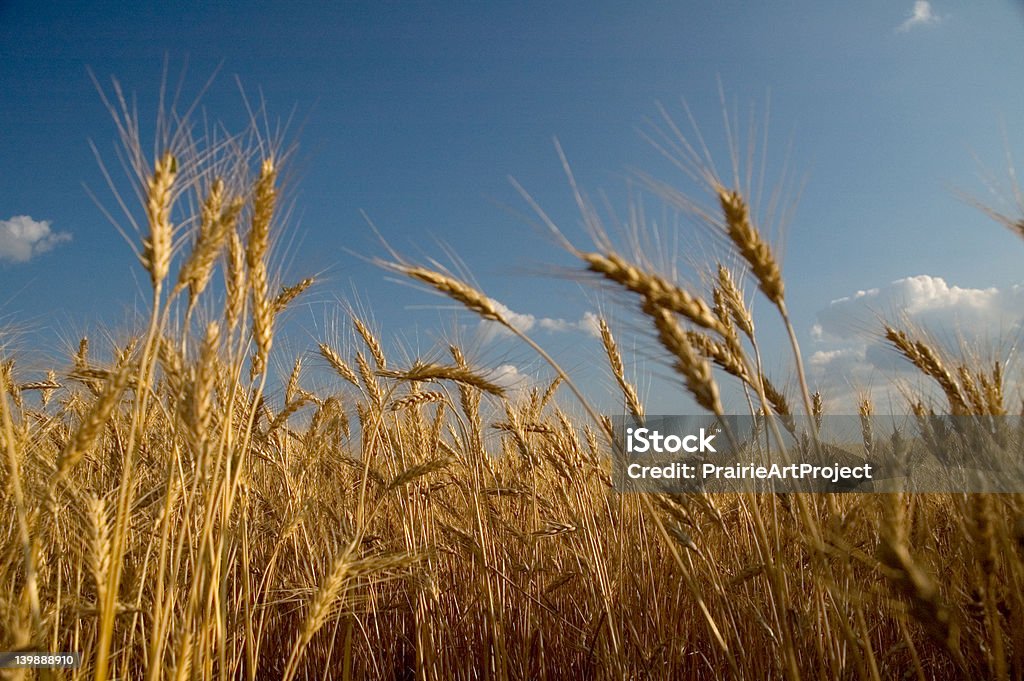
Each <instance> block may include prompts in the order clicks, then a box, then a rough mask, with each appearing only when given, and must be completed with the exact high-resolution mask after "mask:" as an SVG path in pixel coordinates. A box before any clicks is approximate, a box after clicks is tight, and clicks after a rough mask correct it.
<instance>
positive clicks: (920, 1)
mask: <svg viewBox="0 0 1024 681" xmlns="http://www.w3.org/2000/svg"><path fill="white" fill-rule="evenodd" d="M940 21H942V17H940V16H939V15H938V14H936V13H935V11H934V10H933V9H932V3H930V2H928V0H917V2H915V3H914V9H913V10H911V12H910V16H908V17H907V20H906V21H904V22H903V23H902V24H900V25H899V26H898V27H897V28H896V32H897V33H906V32H907V31H909V30H911V29H914V28H917V27H918V26H929V25H932V24H937V23H939V22H940Z"/></svg>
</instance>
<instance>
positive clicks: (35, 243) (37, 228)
mask: <svg viewBox="0 0 1024 681" xmlns="http://www.w3.org/2000/svg"><path fill="white" fill-rule="evenodd" d="M70 240H71V235H70V234H69V233H67V232H54V231H53V230H52V229H50V221H49V220H33V219H32V218H30V217H29V216H27V215H15V216H14V217H12V218H10V219H9V220H0V262H4V261H6V262H15V263H18V262H28V261H29V260H31V259H32V258H34V257H36V256H37V255H39V254H41V253H45V252H47V251H49V250H51V249H53V248H54V247H55V246H57V245H58V244H60V243H63V242H65V241H70Z"/></svg>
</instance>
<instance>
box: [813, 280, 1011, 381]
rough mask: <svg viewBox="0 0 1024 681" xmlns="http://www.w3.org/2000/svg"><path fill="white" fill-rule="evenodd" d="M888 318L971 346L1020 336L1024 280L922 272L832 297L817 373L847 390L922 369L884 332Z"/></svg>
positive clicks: (821, 326) (819, 325)
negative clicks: (971, 282) (981, 283)
mask: <svg viewBox="0 0 1024 681" xmlns="http://www.w3.org/2000/svg"><path fill="white" fill-rule="evenodd" d="M883 320H886V321H889V322H895V323H896V324H897V326H901V327H902V326H909V327H912V328H917V329H921V330H922V331H923V332H924V333H927V334H928V335H929V336H931V337H932V338H935V339H938V340H939V341H940V342H945V344H946V345H952V346H953V347H951V348H950V350H952V351H956V350H957V347H956V346H957V345H958V344H959V343H963V344H964V345H965V346H966V347H968V348H974V347H981V348H985V347H992V346H993V344H994V343H998V342H1000V341H1007V340H1012V339H1013V338H1015V337H1016V336H1017V335H1019V334H1020V333H1021V329H1022V324H1024V286H1021V285H1014V286H1009V287H1006V288H985V289H980V288H963V287H960V286H955V285H950V284H949V283H947V282H946V281H945V280H944V279H942V278H941V277H931V276H928V275H920V276H914V277H907V278H904V279H899V280H897V281H894V282H892V283H891V284H889V285H888V286H884V287H880V288H874V289H868V290H863V291H857V292H856V293H854V294H853V295H850V296H846V297H843V298H840V299H838V300H834V301H832V303H831V304H829V306H828V307H827V308H825V309H824V310H821V311H820V312H819V313H818V315H817V322H816V323H815V324H814V327H813V328H812V329H811V336H812V338H813V339H814V341H815V351H814V352H813V353H812V354H811V356H810V357H809V359H808V362H809V364H810V368H811V373H812V376H813V377H814V379H815V380H816V381H817V382H818V383H819V384H821V385H822V386H823V387H825V388H827V389H831V390H832V391H834V392H838V393H841V392H843V391H846V392H849V391H851V390H856V389H867V388H875V387H881V388H882V389H883V390H884V389H885V387H886V386H887V385H891V382H892V380H893V379H898V377H899V375H900V374H901V373H903V375H904V376H906V375H908V373H907V372H910V373H913V372H914V370H913V369H912V367H910V365H909V364H908V363H907V362H904V361H902V360H901V359H900V357H899V356H898V355H897V354H896V352H895V351H894V350H892V349H891V348H890V347H889V346H888V344H886V343H885V341H884V340H883V339H882V338H881V336H880V333H881V323H882V321H883Z"/></svg>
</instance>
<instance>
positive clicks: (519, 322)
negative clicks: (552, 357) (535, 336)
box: [480, 300, 598, 341]
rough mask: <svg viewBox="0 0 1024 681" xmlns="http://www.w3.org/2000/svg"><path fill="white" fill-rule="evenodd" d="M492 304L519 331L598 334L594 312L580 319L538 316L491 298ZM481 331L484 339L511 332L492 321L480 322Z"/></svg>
mask: <svg viewBox="0 0 1024 681" xmlns="http://www.w3.org/2000/svg"><path fill="white" fill-rule="evenodd" d="M491 304H492V305H494V307H495V308H497V309H498V312H500V313H501V315H502V316H503V317H504V318H505V319H507V320H508V322H509V324H511V325H512V326H513V327H514V328H515V329H516V330H517V331H521V332H523V333H529V332H530V331H532V330H533V329H541V330H543V331H548V332H552V333H565V332H567V331H582V332H584V333H587V334H590V335H592V336H595V337H596V336H598V330H597V315H596V314H594V313H593V312H585V313H584V314H583V317H582V318H580V319H579V320H578V321H570V320H568V319H562V318H557V317H556V318H553V317H536V316H534V315H532V314H529V313H524V312H516V311H515V310H512V309H511V308H509V307H508V306H507V305H504V304H502V303H499V302H498V301H496V300H491ZM480 333H481V337H482V339H483V340H484V341H489V340H491V339H493V338H496V337H499V336H502V335H507V334H508V333H509V332H508V330H507V329H505V328H503V327H502V326H500V325H499V324H495V323H494V322H490V321H482V322H480Z"/></svg>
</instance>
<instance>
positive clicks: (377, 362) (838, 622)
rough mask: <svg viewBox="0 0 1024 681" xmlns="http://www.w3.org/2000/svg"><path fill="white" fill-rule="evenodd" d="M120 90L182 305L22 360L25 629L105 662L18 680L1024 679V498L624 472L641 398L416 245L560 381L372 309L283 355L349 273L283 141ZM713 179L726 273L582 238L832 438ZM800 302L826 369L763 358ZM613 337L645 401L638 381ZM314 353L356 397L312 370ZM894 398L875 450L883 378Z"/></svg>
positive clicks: (614, 276) (611, 354)
mask: <svg viewBox="0 0 1024 681" xmlns="http://www.w3.org/2000/svg"><path fill="white" fill-rule="evenodd" d="M114 104H115V106H114V107H113V108H114V111H115V113H116V114H117V121H118V124H119V129H120V131H121V133H122V137H123V141H124V146H125V150H124V157H125V158H126V159H128V166H129V168H130V169H131V171H132V172H133V173H134V174H133V188H134V189H135V194H137V195H138V198H139V199H140V201H138V205H135V204H132V203H130V202H128V201H126V204H127V205H126V220H127V221H128V222H129V224H130V225H131V226H133V227H134V228H135V229H134V230H133V229H128V230H126V231H127V233H129V234H130V235H133V236H134V235H135V232H136V231H137V237H138V238H137V239H136V240H135V242H134V243H133V248H134V250H135V253H136V255H137V257H138V261H139V263H138V266H139V267H140V268H141V269H142V271H144V272H145V273H146V276H147V278H148V281H149V285H150V286H151V294H152V299H151V305H150V307H149V309H148V310H147V312H146V314H145V322H144V323H143V324H141V325H140V327H139V328H137V329H134V330H133V332H132V334H131V335H130V338H129V339H128V340H127V341H126V342H121V343H117V344H109V343H99V342H97V341H95V340H93V341H91V342H90V341H89V340H86V339H83V340H82V341H81V343H80V344H79V346H78V348H77V350H76V351H75V352H74V353H73V355H72V356H70V357H68V358H67V360H66V363H64V364H63V365H60V366H54V367H53V368H52V370H51V371H49V372H48V373H45V374H42V375H40V374H37V373H36V372H34V371H29V370H25V369H23V368H22V367H23V366H26V365H32V364H34V363H35V362H34V358H32V357H24V356H19V353H17V352H13V351H11V352H7V354H4V355H0V359H2V362H0V450H2V451H3V470H4V481H5V482H4V485H3V489H2V492H0V494H2V497H0V503H2V505H3V513H4V514H5V516H6V517H8V518H9V519H10V522H9V523H6V524H5V525H4V527H6V528H7V529H6V530H4V531H3V536H2V541H0V649H3V650H9V651H17V650H24V651H34V650H39V651H77V652H80V653H81V659H82V664H81V666H80V667H79V668H77V669H75V670H32V671H28V670H6V671H5V672H4V674H5V678H40V679H44V678H64V679H96V680H97V681H103V680H106V679H147V680H152V681H156V680H158V679H226V678H231V679H235V678H238V679H284V680H285V681H291V680H292V679H391V678H395V679H413V678H416V679H421V678H422V679H496V680H504V679H571V678H581V679H712V678H730V679H789V680H795V679H823V678H835V679H872V680H880V679H952V678H974V679H1011V678H1021V677H1022V676H1024V595H1022V594H1024V561H1022V557H1024V501H1022V499H1021V498H1020V497H1019V496H1017V495H1006V494H1004V495H995V494H991V495H989V494H975V495H963V494H961V495H954V494H946V495H938V494H937V495H910V494H885V495H881V494H853V495H825V494H817V495H810V494H793V495H771V494H731V495H710V494H687V495H673V494H621V493H619V492H618V491H616V490H615V489H614V488H613V485H612V481H611V455H612V450H613V448H614V444H613V441H614V438H613V434H612V426H611V422H610V420H609V419H608V418H607V416H606V415H604V414H601V413H598V412H597V410H596V409H594V408H593V407H592V406H591V403H592V402H593V400H591V399H588V396H587V395H585V394H583V393H582V391H581V390H580V389H579V388H578V387H577V385H576V383H575V382H574V381H573V377H572V376H571V375H569V374H568V373H567V372H565V371H564V370H563V369H562V368H561V367H560V366H559V365H558V364H557V363H556V362H555V361H554V360H553V359H552V358H551V357H550V356H549V355H548V354H547V353H546V352H545V351H544V349H543V348H541V347H540V346H539V345H538V344H537V343H536V342H535V341H534V340H533V339H531V338H530V337H528V336H527V335H526V334H524V333H523V332H522V331H520V330H519V329H518V328H517V327H516V326H515V325H514V324H513V323H511V321H510V320H508V319H506V318H505V316H504V312H503V307H502V306H500V305H498V304H496V303H495V301H493V300H492V299H491V298H489V297H488V296H487V295H486V293H485V292H483V291H480V290H478V288H476V287H475V286H474V285H471V284H470V283H467V282H466V281H463V280H461V279H460V278H458V277H455V276H453V275H452V274H451V273H449V272H447V271H444V270H442V269H440V268H437V267H432V266H424V265H421V264H418V263H415V262H411V261H409V260H406V259H404V258H402V257H401V256H400V255H398V254H395V253H392V254H391V256H390V257H388V258H386V259H383V260H381V261H380V262H379V264H380V265H381V266H382V267H383V268H384V269H385V270H388V271H390V272H392V273H397V274H399V275H401V276H403V277H407V278H409V279H410V280H411V281H412V282H415V283H416V284H417V285H419V286H421V287H424V288H426V289H430V290H432V291H434V292H436V293H439V294H441V295H443V296H446V297H448V298H450V299H452V300H453V301H456V302H457V303H459V304H460V305H461V306H464V307H465V309H466V311H467V312H468V313H472V314H475V315H476V316H478V317H479V318H481V319H484V320H489V321H491V322H492V323H494V324H497V325H501V326H504V327H505V328H507V330H508V331H509V332H510V333H511V334H512V335H513V336H515V337H516V338H517V339H518V341H519V342H521V343H522V344H523V345H524V346H525V347H526V348H528V349H529V350H530V351H531V352H537V353H539V356H540V358H541V359H542V360H543V361H545V362H548V363H549V364H550V367H551V370H552V372H553V375H554V376H555V377H556V378H555V379H554V380H553V381H552V382H551V383H550V384H549V385H547V386H543V387H539V388H535V389H533V390H531V391H528V392H527V393H525V394H523V393H516V394H512V393H510V392H508V391H507V390H506V389H504V388H503V387H502V386H501V385H499V384H497V383H496V382H495V381H494V380H493V375H492V373H491V372H490V369H491V367H486V366H476V365H474V363H473V362H472V361H470V360H469V359H467V355H468V354H469V353H468V352H467V350H466V348H461V347H458V346H455V345H453V346H451V347H450V348H446V349H445V350H446V355H445V356H442V355H441V354H440V353H438V354H436V355H434V356H431V357H429V358H423V359H421V360H416V361H403V362H398V361H396V360H395V359H394V358H393V357H389V356H388V353H387V352H386V351H385V348H387V347H389V346H390V343H389V340H388V339H387V338H385V337H382V335H381V333H380V332H379V331H378V330H377V329H375V328H373V327H372V325H371V324H370V323H369V322H368V321H367V320H363V319H360V318H358V317H355V316H353V317H352V318H351V319H350V320H348V326H347V328H348V330H349V332H350V337H349V338H347V339H346V341H345V342H344V343H342V344H339V343H337V342H335V340H332V339H326V338H324V339H317V340H316V341H315V342H313V343H311V347H310V348H308V352H304V353H302V354H300V355H299V356H297V357H282V356H281V355H280V353H279V351H278V350H277V349H276V348H275V346H280V345H281V344H280V343H277V344H275V336H276V327H277V326H278V322H279V320H280V319H281V318H282V315H283V314H285V313H286V312H287V310H288V309H289V305H292V304H293V303H294V301H295V300H296V299H299V298H300V296H302V295H304V294H305V293H306V291H307V289H309V288H310V287H315V286H316V282H315V281H314V280H313V278H307V279H302V280H300V281H299V282H298V283H296V284H288V285H282V284H281V283H280V281H279V280H278V276H277V275H276V273H275V269H274V267H273V266H272V263H273V262H274V261H273V259H272V255H273V252H274V244H275V243H276V236H277V232H276V230H278V229H279V228H280V227H281V225H282V224H283V222H284V220H283V210H282V208H281V200H280V198H281V186H280V178H281V173H282V168H283V167H284V165H285V164H286V162H287V154H286V153H284V149H283V147H281V145H278V144H274V143H272V140H266V139H263V138H259V137H258V136H253V135H252V133H251V132H246V133H245V134H242V135H239V136H237V137H229V138H226V139H224V138H222V139H220V140H218V141H216V142H210V141H204V140H203V139H195V138H193V137H192V136H190V135H189V134H188V130H190V128H188V127H187V126H185V125H180V126H177V127H174V128H173V130H174V134H167V135H165V136H164V137H163V138H162V139H160V140H159V141H160V144H159V145H158V149H157V152H156V153H155V154H154V155H152V156H149V155H147V154H146V153H144V152H143V145H142V144H141V142H140V140H139V133H138V131H139V126H138V122H137V120H136V119H134V118H133V116H132V115H131V114H130V113H129V109H128V108H127V107H125V108H123V109H122V108H119V107H118V106H117V101H116V100H115V102H114ZM701 178H702V180H703V183H704V185H705V187H706V189H707V191H708V196H707V197H704V198H705V199H707V200H708V201H709V202H708V203H707V204H706V205H708V206H710V207H711V209H709V210H708V211H707V212H705V213H704V214H703V215H704V217H705V218H706V220H707V222H708V225H709V228H710V229H713V230H716V233H717V234H719V235H720V237H721V239H722V240H723V242H724V243H725V244H727V247H728V249H729V252H730V253H731V258H728V259H723V262H722V263H718V262H713V263H709V267H708V276H707V277H706V278H705V281H706V282H707V285H706V287H705V289H703V290H698V289H695V288H693V287H688V286H685V285H683V284H681V283H679V282H677V281H674V280H673V279H672V278H670V277H666V276H665V275H663V274H659V273H658V272H657V271H656V270H654V269H653V268H651V267H649V266H647V265H646V264H645V263H644V262H643V261H641V260H639V259H637V258H634V257H631V256H630V255H629V254H624V253H621V252H617V251H616V250H615V249H613V248H612V247H610V246H608V245H607V244H608V243H609V242H608V241H606V240H602V239H596V240H595V244H597V246H595V248H593V249H591V250H588V249H583V248H578V247H576V246H573V245H569V244H567V248H569V249H570V251H571V252H572V253H573V255H574V256H575V257H576V259H577V261H578V263H579V265H578V267H579V276H580V277H581V278H589V279H590V280H591V281H592V282H594V283H596V284H599V285H601V286H603V287H607V288H610V289H613V290H614V291H616V292H617V293H618V295H620V296H621V300H623V301H624V304H625V305H627V306H628V307H629V309H630V310H631V311H632V313H634V314H636V315H637V318H638V319H640V320H642V322H643V324H644V325H646V327H647V329H648V334H649V336H650V338H651V339H653V341H654V342H656V343H657V345H658V346H659V347H660V352H661V353H662V356H663V357H664V358H666V360H667V362H668V363H669V364H670V366H671V367H672V370H673V371H674V372H675V374H676V375H677V380H678V382H679V385H680V386H681V387H682V388H683V389H684V390H685V391H686V392H688V393H689V394H690V395H691V396H692V397H693V399H694V401H695V402H696V403H697V404H698V405H699V406H700V407H701V409H703V410H705V411H706V412H708V413H709V414H712V415H719V416H721V415H724V413H725V412H724V408H723V402H722V397H721V395H722V391H721V389H720V387H721V385H724V384H725V383H727V382H728V383H730V384H733V385H738V386H740V387H741V388H742V390H743V391H744V394H745V395H746V396H747V399H748V404H749V408H750V412H751V415H754V414H764V415H776V416H778V417H779V418H778V419H776V420H773V423H774V422H776V421H777V422H778V423H779V424H780V425H781V427H782V428H783V429H784V430H788V431H791V432H793V433H794V434H795V433H797V432H803V433H812V434H813V433H814V427H813V421H814V419H815V418H816V417H819V418H820V416H821V415H822V411H823V396H822V395H820V394H817V393H811V391H810V390H809V388H808V383H807V380H806V377H805V375H804V368H803V363H802V361H801V355H800V351H799V348H798V346H797V341H796V334H795V333H794V332H793V329H792V325H791V323H790V314H789V310H788V309H787V298H786V290H785V286H784V278H783V273H782V268H781V266H780V264H779V258H778V254H777V253H776V252H775V250H774V248H773V246H772V244H771V243H770V241H769V240H768V239H767V238H766V236H765V235H764V233H763V231H762V230H761V229H760V228H759V226H758V222H757V220H756V218H755V216H754V215H753V212H752V210H751V208H750V206H749V205H748V203H747V196H746V192H745V191H744V190H743V188H741V187H738V186H735V184H734V183H731V182H727V181H724V180H723V179H721V178H720V177H719V176H717V174H715V173H713V172H711V171H710V170H707V169H706V168H703V169H702V174H701ZM125 195H126V196H132V194H131V193H129V192H126V193H125ZM576 197H577V199H578V201H579V204H580V209H581V212H582V214H583V216H584V218H585V219H586V220H596V218H595V217H594V211H593V210H592V206H590V204H589V203H588V202H587V200H586V199H585V197H584V196H583V194H582V192H580V191H579V190H577V191H576ZM540 215H541V216H542V219H543V213H542V212H541V213H540ZM1011 224H1012V222H1011ZM550 226H551V227H552V229H553V230H554V231H555V232H556V233H557V232H558V229H557V227H556V226H555V225H553V224H552V225H550ZM593 226H594V227H598V226H597V225H593ZM599 231H600V230H599V229H595V232H599ZM414 295H415V294H414ZM755 296H756V297H759V298H760V299H762V303H766V304H762V305H760V306H758V307H759V311H760V313H759V314H758V315H757V318H756V319H755V315H754V314H753V312H752V301H753V299H754V297H755ZM776 323H781V324H782V325H783V326H784V327H785V328H786V329H787V330H788V338H789V339H790V340H791V342H792V346H793V353H792V366H793V371H794V376H795V380H794V381H793V382H792V385H782V384H779V385H775V384H773V383H772V382H771V381H769V379H768V377H767V376H766V375H765V373H764V371H763V368H762V361H761V355H760V349H759V346H758V340H757V332H756V328H757V326H759V325H762V324H764V325H767V324H776ZM599 330H600V343H601V346H602V347H603V352H604V354H605V355H606V356H607V359H608V370H609V372H610V375H611V376H613V377H614V380H615V384H617V386H618V388H619V389H620V390H621V405H622V410H623V411H624V412H625V413H628V414H631V415H632V416H633V417H634V418H636V419H638V420H642V419H643V418H644V415H645V405H644V403H643V401H642V399H641V397H640V391H639V390H638V389H637V387H636V385H637V379H638V377H636V376H630V375H627V372H626V369H625V367H626V366H628V364H627V363H625V362H624V361H623V357H622V353H621V351H620V348H619V343H618V342H617V341H616V338H615V335H614V332H613V329H612V327H610V326H609V325H608V323H606V322H605V321H604V320H602V321H601V322H600V325H599ZM876 333H877V334H879V336H883V337H884V338H886V339H887V340H888V342H889V343H890V345H891V346H892V350H893V352H895V353H898V354H900V355H901V356H902V357H903V358H904V359H905V360H906V361H907V362H909V363H910V364H912V365H913V366H915V367H916V368H917V369H918V370H919V371H920V373H921V375H922V377H925V378H927V379H928V380H930V381H932V382H934V385H935V387H936V389H937V390H938V394H939V395H941V396H942V399H941V400H938V401H936V400H930V399H929V398H928V397H926V396H923V395H922V396H920V398H915V397H914V396H909V397H908V400H907V404H906V408H907V412H908V414H910V415H913V416H917V417H919V418H921V419H926V418H927V417H928V416H930V415H932V414H934V413H948V414H953V415H958V416H966V417H977V418H988V417H996V416H1003V415H1006V414H1008V413H1010V412H1011V411H1013V410H1014V409H1017V408H1018V407H1019V405H1015V404H1011V400H1010V397H1009V396H1007V395H1006V394H1005V393H1006V392H1007V390H1006V385H1007V380H1008V379H1007V378H1006V377H1005V373H1006V368H1005V366H1004V365H1003V364H1002V363H1000V362H998V361H996V362H994V363H986V364H984V365H982V364H980V363H978V362H972V361H970V359H969V358H959V357H955V356H952V355H950V354H949V353H947V352H944V351H943V350H942V349H941V348H939V347H936V345H935V344H933V343H931V342H930V341H929V340H928V339H927V338H926V337H924V336H921V335H918V334H916V333H915V331H914V330H913V329H901V328H899V325H898V323H897V322H895V321H894V322H893V323H892V325H890V326H882V327H880V328H878V329H877V330H876ZM111 335H112V336H113V334H111ZM0 352H4V350H3V348H2V347H0ZM281 365H287V366H290V367H292V369H291V371H290V373H289V375H286V376H284V377H283V378H282V379H281V380H280V381H278V379H277V378H276V377H272V376H271V377H268V375H269V374H270V373H271V367H272V366H281ZM314 370H315V371H319V372H321V373H329V374H330V375H331V377H332V381H330V382H327V384H328V385H330V386H331V388H330V389H329V390H323V389H321V390H318V391H316V390H313V389H311V388H309V387H308V386H309V385H311V384H312V383H313V382H312V381H310V380H309V379H308V375H309V374H310V372H311V371H314ZM268 381H269V382H268ZM278 383H279V384H280V385H278ZM320 383H321V384H323V382H320ZM271 386H273V387H272V388H271ZM860 413H861V416H863V417H864V423H865V428H864V446H865V448H867V449H869V450H870V448H871V447H872V446H873V444H872V433H871V430H870V428H869V427H868V424H869V423H870V420H869V419H870V417H871V416H872V414H873V413H874V406H873V405H872V402H871V400H870V398H868V397H867V396H865V399H863V400H862V401H861V404H860ZM811 438H812V439H813V435H812V436H811Z"/></svg>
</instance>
